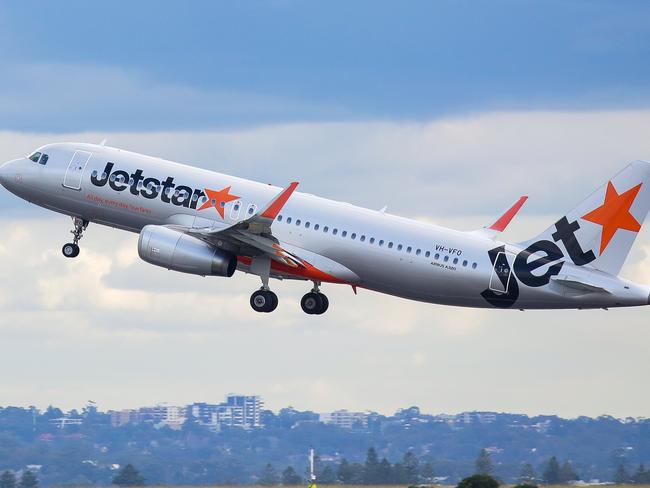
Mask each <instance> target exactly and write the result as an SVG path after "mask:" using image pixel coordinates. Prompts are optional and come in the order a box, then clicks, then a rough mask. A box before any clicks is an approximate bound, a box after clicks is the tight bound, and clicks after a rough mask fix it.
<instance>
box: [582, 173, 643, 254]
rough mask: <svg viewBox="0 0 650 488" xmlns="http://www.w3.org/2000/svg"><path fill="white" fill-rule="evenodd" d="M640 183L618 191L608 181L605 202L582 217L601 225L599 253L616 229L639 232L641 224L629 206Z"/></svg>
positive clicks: (636, 193) (639, 187)
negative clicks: (626, 189)
mask: <svg viewBox="0 0 650 488" xmlns="http://www.w3.org/2000/svg"><path fill="white" fill-rule="evenodd" d="M641 185H642V183H639V184H638V185H637V186H635V187H634V188H630V189H629V190H628V191H626V192H625V193H621V194H620V195H619V193H618V192H617V191H616V188H614V185H613V184H612V182H611V181H610V182H609V183H607V192H606V193H605V202H604V203H603V204H602V205H601V206H600V207H598V208H597V209H595V210H592V211H591V212H589V213H588V214H587V215H584V216H583V217H582V218H583V219H585V220H588V221H589V222H593V223H595V224H598V225H602V227H603V229H602V234H601V237H600V254H602V253H603V251H604V250H605V249H606V248H607V246H608V245H609V242H610V241H611V240H612V238H613V237H614V234H616V231H618V229H624V230H629V231H632V232H639V230H641V224H640V223H639V222H638V220H636V219H635V218H634V215H632V214H631V213H630V207H631V206H632V204H633V203H634V199H635V198H636V196H637V195H638V193H639V190H640V189H641Z"/></svg>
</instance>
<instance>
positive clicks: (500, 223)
mask: <svg viewBox="0 0 650 488" xmlns="http://www.w3.org/2000/svg"><path fill="white" fill-rule="evenodd" d="M526 200H528V197H527V196H526V195H524V196H522V197H519V200H517V201H516V202H515V204H514V205H513V206H512V207H510V208H509V209H508V210H506V212H505V213H504V214H503V215H502V216H501V217H499V218H498V219H497V221H496V222H494V223H493V224H492V225H491V226H489V227H488V229H490V230H493V231H495V232H503V231H504V230H506V227H508V224H509V223H510V222H511V221H512V219H513V218H514V217H515V215H517V212H519V210H521V207H523V206H524V203H526Z"/></svg>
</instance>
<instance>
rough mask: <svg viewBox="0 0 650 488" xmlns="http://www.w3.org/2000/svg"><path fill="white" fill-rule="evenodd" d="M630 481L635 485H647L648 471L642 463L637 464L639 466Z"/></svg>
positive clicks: (648, 479) (649, 479)
mask: <svg viewBox="0 0 650 488" xmlns="http://www.w3.org/2000/svg"><path fill="white" fill-rule="evenodd" d="M632 483H634V484H635V485H647V484H650V471H646V469H645V466H644V465H643V463H641V464H639V468H638V469H637V470H636V473H634V476H632Z"/></svg>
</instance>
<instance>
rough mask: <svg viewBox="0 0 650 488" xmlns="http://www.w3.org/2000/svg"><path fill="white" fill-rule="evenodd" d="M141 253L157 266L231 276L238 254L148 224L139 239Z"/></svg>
mask: <svg viewBox="0 0 650 488" xmlns="http://www.w3.org/2000/svg"><path fill="white" fill-rule="evenodd" d="M138 254H139V255H140V257H141V258H142V259H143V260H144V261H146V262H148V263H150V264H154V265H156V266H162V267H163V268H167V269H171V270H174V271H181V272H183V273H190V274H196V275H201V276H206V275H211V276H228V277H230V276H232V275H233V273H234V272H235V269H236V268H237V257H236V256H235V255H233V254H230V253H227V252H225V251H222V250H220V249H217V248H215V247H214V246H211V245H210V244H208V243H207V242H203V241H202V240H201V239H197V238H196V237H193V236H190V235H187V234H184V233H183V232H179V231H177V230H174V229H170V228H168V227H164V226H161V225H147V226H145V227H144V228H143V229H142V231H141V232H140V239H138Z"/></svg>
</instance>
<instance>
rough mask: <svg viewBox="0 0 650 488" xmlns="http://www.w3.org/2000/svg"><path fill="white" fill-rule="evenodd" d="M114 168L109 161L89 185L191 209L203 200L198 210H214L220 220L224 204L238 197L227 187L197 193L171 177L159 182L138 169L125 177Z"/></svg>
mask: <svg viewBox="0 0 650 488" xmlns="http://www.w3.org/2000/svg"><path fill="white" fill-rule="evenodd" d="M114 166H115V165H114V163H110V162H109V163H107V164H106V167H105V168H104V171H103V172H102V174H100V175H98V174H97V173H96V172H94V173H93V174H92V175H91V177H90V181H91V182H92V184H93V185H95V186H98V187H103V186H105V185H106V184H107V183H108V186H109V187H110V188H111V189H113V190H114V191H117V192H122V191H125V190H127V189H128V190H129V192H130V193H131V194H132V195H136V196H138V195H139V196H142V197H144V198H147V199H149V200H155V199H157V198H160V200H161V201H162V202H164V203H169V204H171V205H176V206H177V207H185V208H193V209H196V207H197V206H198V204H199V202H200V201H201V200H204V199H206V198H207V200H205V201H204V202H203V204H202V205H201V207H200V208H199V209H198V210H205V209H209V208H212V207H214V208H215V209H216V210H217V213H218V214H219V215H220V216H221V218H224V207H225V206H226V203H228V202H232V201H234V200H238V199H239V196H237V195H232V194H231V193H230V187H229V186H228V187H226V188H224V189H223V190H219V191H215V190H210V189H208V188H204V189H202V190H201V189H198V188H191V187H189V186H185V185H177V184H176V183H175V182H174V177H173V176H168V177H167V178H165V179H164V180H159V179H157V178H148V177H145V176H144V171H143V170H141V169H136V170H135V171H134V172H133V173H131V174H129V173H128V172H127V171H124V170H114Z"/></svg>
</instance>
